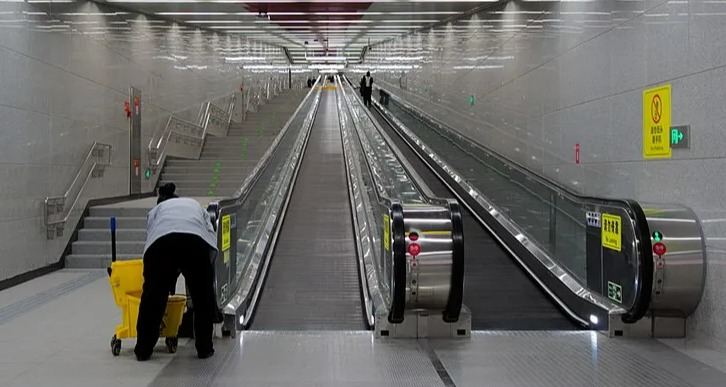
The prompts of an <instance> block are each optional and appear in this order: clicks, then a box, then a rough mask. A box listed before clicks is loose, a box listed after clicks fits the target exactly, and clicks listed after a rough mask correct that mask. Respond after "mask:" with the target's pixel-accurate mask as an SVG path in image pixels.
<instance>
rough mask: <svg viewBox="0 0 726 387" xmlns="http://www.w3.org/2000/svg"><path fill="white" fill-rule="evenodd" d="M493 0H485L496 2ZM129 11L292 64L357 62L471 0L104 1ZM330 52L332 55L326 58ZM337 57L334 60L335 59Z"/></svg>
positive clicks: (468, 4)
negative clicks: (245, 40) (225, 37)
mask: <svg viewBox="0 0 726 387" xmlns="http://www.w3.org/2000/svg"><path fill="white" fill-rule="evenodd" d="M497 1H498V0H489V2H497ZM105 2H107V3H110V4H114V5H120V6H123V7H125V8H128V9H130V10H133V11H138V12H142V13H146V14H151V15H156V16H158V17H161V18H166V19H173V20H176V21H179V22H183V23H186V24H189V25H193V26H198V27H200V28H205V29H210V30H214V31H219V32H220V33H227V34H235V35H240V36H245V37H249V38H251V39H254V40H257V41H261V42H266V43H270V44H274V45H277V46H281V47H284V48H286V49H287V51H288V53H289V55H290V57H291V59H292V61H293V63H296V64H303V63H308V62H309V61H314V60H318V61H322V60H321V59H320V58H319V57H322V56H326V57H328V58H329V60H324V61H323V62H325V63H331V62H333V61H336V60H342V59H343V57H345V59H346V60H348V61H352V62H356V61H358V60H359V59H360V56H361V53H362V50H363V48H364V47H365V46H368V45H372V44H375V43H378V42H381V41H384V40H387V39H389V38H393V37H396V36H400V35H403V34H406V33H408V32H411V31H415V30H417V29H420V28H424V27H426V26H429V25H431V24H434V23H437V22H439V21H441V20H444V19H447V18H449V17H452V16H454V15H457V14H460V13H462V12H465V11H467V10H469V9H471V8H474V7H476V6H478V5H480V3H482V2H474V1H453V2H452V1H428V0H423V1H421V0H419V1H390V0H387V1H386V0H383V1H369V2H358V1H349V0H342V1H341V0H338V1H331V0H311V1H307V2H297V1H291V0H277V1H276V0H273V1H270V2H265V3H251V2H244V1H236V0H181V1H173V0H105ZM331 57H332V58H331ZM335 57H338V59H335Z"/></svg>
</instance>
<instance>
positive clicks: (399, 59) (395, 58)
mask: <svg viewBox="0 0 726 387" xmlns="http://www.w3.org/2000/svg"><path fill="white" fill-rule="evenodd" d="M383 60H385V61H387V62H415V61H420V60H423V57H421V56H418V57H411V56H390V57H387V58H383Z"/></svg>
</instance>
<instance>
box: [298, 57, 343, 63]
mask: <svg viewBox="0 0 726 387" xmlns="http://www.w3.org/2000/svg"><path fill="white" fill-rule="evenodd" d="M305 59H307V61H308V62H345V60H346V58H345V57H344V56H309V57H307V58H305Z"/></svg>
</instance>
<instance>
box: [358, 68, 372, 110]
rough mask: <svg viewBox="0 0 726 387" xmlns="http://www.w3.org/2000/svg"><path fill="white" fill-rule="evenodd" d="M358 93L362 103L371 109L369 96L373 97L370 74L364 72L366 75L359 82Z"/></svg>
mask: <svg viewBox="0 0 726 387" xmlns="http://www.w3.org/2000/svg"><path fill="white" fill-rule="evenodd" d="M360 93H361V95H362V96H363V103H364V104H365V105H366V106H368V107H371V96H372V95H373V77H371V72H370V71H368V72H366V75H365V76H364V77H363V78H362V79H361V80H360Z"/></svg>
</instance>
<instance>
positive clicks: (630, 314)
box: [374, 85, 654, 322]
mask: <svg viewBox="0 0 726 387" xmlns="http://www.w3.org/2000/svg"><path fill="white" fill-rule="evenodd" d="M374 87H376V88H378V89H380V90H384V92H386V93H387V94H388V95H389V96H390V99H391V100H393V101H394V102H395V103H398V104H399V105H401V106H402V107H403V108H405V109H406V110H408V111H410V112H413V113H414V114H415V115H419V116H421V117H422V118H425V119H426V120H428V121H430V123H432V124H434V125H437V126H439V128H441V129H446V130H448V131H449V132H451V133H454V134H456V136H459V137H460V138H461V139H463V140H465V141H467V142H468V143H469V144H470V145H472V146H474V147H476V148H479V149H480V150H482V151H484V152H486V153H488V154H490V155H491V156H492V157H495V158H497V159H499V160H500V161H501V162H502V163H504V164H506V165H509V166H511V167H512V168H513V169H516V170H517V171H518V172H520V173H521V174H523V175H525V176H527V177H528V178H530V179H532V180H535V181H537V182H538V183H540V184H542V185H544V186H545V187H547V188H548V189H550V190H551V191H553V192H555V193H556V194H558V195H560V196H562V197H565V198H567V199H569V200H571V201H573V202H592V203H595V204H598V205H609V206H613V207H620V208H623V209H624V210H625V211H626V213H628V215H629V216H630V218H631V220H632V224H633V225H634V237H635V243H636V251H637V253H638V254H637V256H638V258H637V259H638V261H637V267H638V270H637V275H638V278H637V286H636V289H635V301H634V302H633V305H632V306H631V307H630V308H629V309H627V310H626V312H625V314H623V321H625V322H635V321H637V320H639V319H641V318H642V317H644V316H645V314H646V313H647V311H648V309H649V307H650V302H651V291H652V286H653V266H654V264H653V260H652V258H651V256H650V248H647V247H648V246H650V244H651V241H650V231H649V228H648V223H647V220H646V218H645V214H644V212H643V210H642V208H641V206H640V204H639V203H638V202H637V201H635V200H628V199H613V198H601V197H594V196H588V195H581V194H578V193H575V192H573V191H571V190H569V189H567V188H565V187H563V186H562V185H560V184H558V183H556V182H554V181H552V180H551V179H548V178H546V177H544V176H541V175H538V174H536V173H534V172H532V171H530V170H529V169H528V168H526V167H524V166H522V165H521V164H519V163H517V162H515V161H513V160H510V159H509V158H507V157H505V156H503V155H501V154H499V153H498V152H496V151H493V150H491V149H489V148H488V147H486V146H484V145H482V144H480V143H478V142H477V141H474V140H473V139H472V138H470V137H469V136H467V135H465V134H461V133H459V132H458V131H456V130H455V129H453V128H452V127H451V126H449V125H447V124H446V123H443V122H441V121H440V120H438V119H436V118H434V117H432V116H431V115H429V114H428V113H426V112H424V111H421V110H419V109H417V108H415V107H413V106H412V105H410V104H409V103H407V102H405V101H401V99H400V98H399V97H398V96H397V95H396V94H394V93H391V92H390V91H389V90H386V89H384V88H382V87H380V86H378V85H375V86H374Z"/></svg>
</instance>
